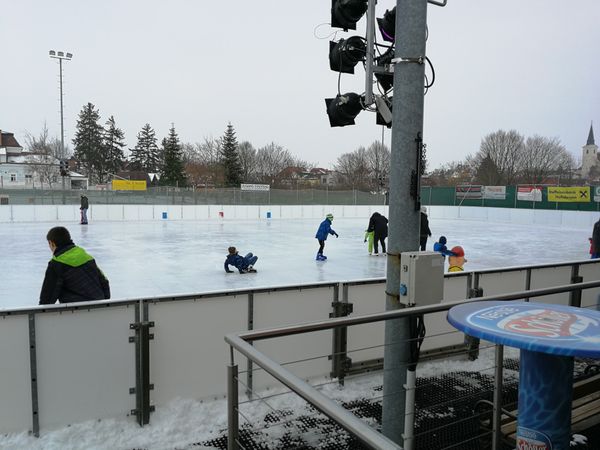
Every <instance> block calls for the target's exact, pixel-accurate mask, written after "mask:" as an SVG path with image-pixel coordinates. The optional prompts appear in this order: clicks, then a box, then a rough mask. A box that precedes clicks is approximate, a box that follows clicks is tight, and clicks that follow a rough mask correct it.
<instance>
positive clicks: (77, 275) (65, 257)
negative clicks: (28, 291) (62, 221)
mask: <svg viewBox="0 0 600 450" xmlns="http://www.w3.org/2000/svg"><path fill="white" fill-rule="evenodd" d="M46 240H47V241H48V246H49V247H50V250H51V251H52V254H53V256H52V259H51V260H50V262H49V263H48V268H47V269H46V276H45V277H44V283H43V284H42V291H41V293H40V305H52V304H54V303H56V300H58V301H59V302H60V303H72V302H85V301H91V300H104V299H109V298H110V285H109V283H108V279H107V278H106V277H105V276H104V274H103V273H102V271H101V270H100V269H99V268H98V266H97V265H96V261H95V260H94V258H93V257H92V256H91V255H89V254H88V253H87V252H86V251H85V250H84V249H82V248H81V247H77V246H76V245H75V244H74V243H73V241H72V240H71V235H70V234H69V230H67V229H66V228H65V227H54V228H51V229H50V231H48V234H47V235H46Z"/></svg>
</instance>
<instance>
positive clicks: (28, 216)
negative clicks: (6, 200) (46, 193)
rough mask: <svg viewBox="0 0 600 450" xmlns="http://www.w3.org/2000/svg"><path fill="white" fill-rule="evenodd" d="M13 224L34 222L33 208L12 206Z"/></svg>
mask: <svg viewBox="0 0 600 450" xmlns="http://www.w3.org/2000/svg"><path fill="white" fill-rule="evenodd" d="M11 208H12V220H13V222H33V221H34V220H35V214H34V209H33V206H30V205H11Z"/></svg>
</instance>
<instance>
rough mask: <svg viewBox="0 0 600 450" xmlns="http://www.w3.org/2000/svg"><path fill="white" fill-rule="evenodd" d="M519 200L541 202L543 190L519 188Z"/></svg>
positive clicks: (531, 187) (538, 187)
mask: <svg viewBox="0 0 600 450" xmlns="http://www.w3.org/2000/svg"><path fill="white" fill-rule="evenodd" d="M517 200H522V201H528V202H541V201H542V188H541V187H540V186H517Z"/></svg>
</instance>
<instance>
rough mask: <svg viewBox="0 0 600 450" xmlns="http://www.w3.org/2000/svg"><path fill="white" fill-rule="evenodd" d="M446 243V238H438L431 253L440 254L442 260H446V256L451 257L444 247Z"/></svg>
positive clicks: (450, 253)
mask: <svg viewBox="0 0 600 450" xmlns="http://www.w3.org/2000/svg"><path fill="white" fill-rule="evenodd" d="M447 242H448V241H447V239H446V236H440V238H439V239H438V241H437V242H436V243H435V244H433V251H434V252H439V253H441V254H442V256H443V257H444V258H446V256H451V255H452V252H451V251H450V250H448V247H447V246H446V244H447Z"/></svg>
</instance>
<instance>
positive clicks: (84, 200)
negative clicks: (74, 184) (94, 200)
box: [79, 194, 90, 225]
mask: <svg viewBox="0 0 600 450" xmlns="http://www.w3.org/2000/svg"><path fill="white" fill-rule="evenodd" d="M89 207H90V202H89V201H88V198H87V197H86V196H85V195H83V194H81V206H80V207H79V209H80V210H81V225H87V224H88V219H87V210H88V208H89Z"/></svg>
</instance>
